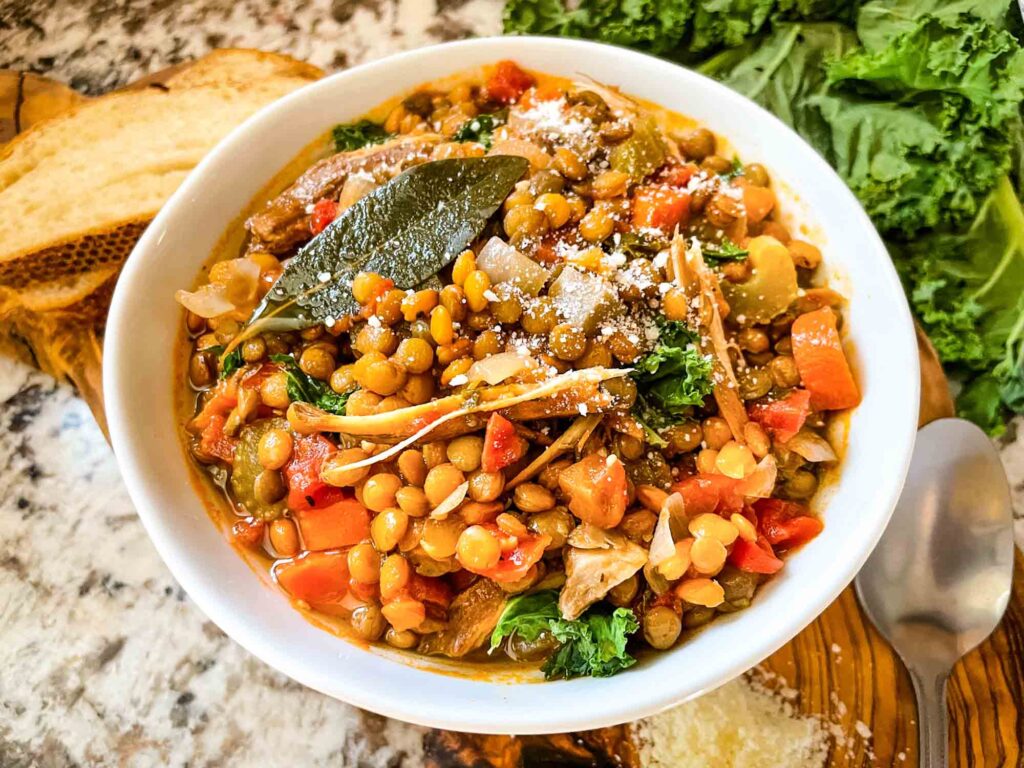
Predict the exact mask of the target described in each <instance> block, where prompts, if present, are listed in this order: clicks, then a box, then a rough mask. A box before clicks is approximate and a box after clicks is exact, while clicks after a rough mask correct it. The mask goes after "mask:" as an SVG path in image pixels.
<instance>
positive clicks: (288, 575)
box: [274, 552, 348, 604]
mask: <svg viewBox="0 0 1024 768" xmlns="http://www.w3.org/2000/svg"><path fill="white" fill-rule="evenodd" d="M347 558H348V556H347V554H346V553H345V552H307V553H306V554H305V555H302V556H301V557H297V558H295V559H294V560H285V561H283V562H279V563H278V564H277V566H276V567H275V568H274V575H275V576H276V577H277V583H278V584H280V585H281V586H282V587H284V590H285V591H286V592H287V593H288V594H289V595H291V596H292V597H294V598H295V599H296V600H305V601H306V602H307V603H311V604H327V603H337V602H340V601H341V600H342V599H344V597H345V595H346V594H347V593H348V559H347Z"/></svg>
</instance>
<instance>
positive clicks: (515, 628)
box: [491, 590, 640, 679]
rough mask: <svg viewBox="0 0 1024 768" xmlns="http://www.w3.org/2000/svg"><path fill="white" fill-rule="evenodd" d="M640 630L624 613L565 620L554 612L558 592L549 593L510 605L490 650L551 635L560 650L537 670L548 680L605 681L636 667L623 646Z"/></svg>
mask: <svg viewBox="0 0 1024 768" xmlns="http://www.w3.org/2000/svg"><path fill="white" fill-rule="evenodd" d="M639 628H640V625H639V624H638V623H637V620H636V616H635V615H634V614H633V612H632V611H631V610H629V609H628V608H616V609H615V610H614V611H607V610H605V609H602V608H591V609H590V610H589V611H587V612H586V613H584V614H583V615H582V616H581V617H580V618H578V619H576V620H574V621H565V620H564V619H562V618H561V615H560V614H559V612H558V592H557V591H555V590H547V591H544V592H535V593H533V594H529V595H519V596H517V597H513V598H512V599H511V600H509V603H508V605H507V606H506V607H505V611H504V612H503V613H502V615H501V618H500V619H499V620H498V624H497V626H496V627H495V628H494V632H493V633H492V635H491V650H494V649H495V648H497V647H498V646H499V645H500V644H501V641H502V640H503V639H504V638H506V637H508V636H510V635H512V634H516V635H518V636H520V637H521V638H522V639H524V640H526V641H527V642H531V641H533V640H536V639H537V638H538V637H539V636H540V635H541V633H542V632H550V633H551V634H552V635H553V636H554V637H555V639H556V640H558V641H559V643H560V645H559V646H558V648H556V649H555V651H554V653H552V654H551V656H550V657H549V658H548V659H547V661H545V662H544V666H543V667H541V669H542V670H543V672H544V676H545V677H546V678H548V679H552V678H566V679H569V678H573V677H585V676H590V677H609V676H611V675H614V674H615V673H616V672H620V671H622V670H623V669H626V668H627V667H631V666H632V665H633V664H635V663H636V659H635V658H633V657H632V656H631V655H630V654H629V653H628V652H627V651H626V643H627V641H628V640H629V636H630V635H631V634H633V633H634V632H636V631H637V630H638V629H639Z"/></svg>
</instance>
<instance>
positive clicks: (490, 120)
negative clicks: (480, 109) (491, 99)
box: [452, 109, 508, 149]
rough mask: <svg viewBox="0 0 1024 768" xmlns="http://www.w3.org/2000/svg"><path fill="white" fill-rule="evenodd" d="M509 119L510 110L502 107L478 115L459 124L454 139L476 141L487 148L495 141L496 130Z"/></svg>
mask: <svg viewBox="0 0 1024 768" xmlns="http://www.w3.org/2000/svg"><path fill="white" fill-rule="evenodd" d="M507 121H508V110H507V109H502V110H500V111H498V112H492V113H490V114H487V115H477V116H476V117H473V118H470V119H469V120H467V121H466V122H464V123H463V124H462V125H461V126H459V130H457V131H456V132H455V135H454V136H452V139H454V140H455V141H475V142H476V143H478V144H483V145H484V147H486V148H487V149H490V148H491V144H492V143H493V142H494V131H495V129H496V128H498V127H499V126H502V125H504V124H505V123H506V122H507Z"/></svg>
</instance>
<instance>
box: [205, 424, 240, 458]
mask: <svg viewBox="0 0 1024 768" xmlns="http://www.w3.org/2000/svg"><path fill="white" fill-rule="evenodd" d="M226 421H227V418H226V417H224V416H221V415H220V414H219V413H217V414H213V415H212V416H210V417H209V420H208V421H207V424H206V426H205V427H203V431H202V432H201V433H200V435H199V448H200V450H201V451H202V452H203V453H205V454H206V455H207V456H215V457H216V458H218V459H220V460H221V461H224V462H227V463H228V464H231V463H232V462H233V461H234V460H235V446H236V444H237V443H238V441H237V440H235V439H234V438H232V437H228V436H227V435H226V434H225V433H224V423H225V422H226Z"/></svg>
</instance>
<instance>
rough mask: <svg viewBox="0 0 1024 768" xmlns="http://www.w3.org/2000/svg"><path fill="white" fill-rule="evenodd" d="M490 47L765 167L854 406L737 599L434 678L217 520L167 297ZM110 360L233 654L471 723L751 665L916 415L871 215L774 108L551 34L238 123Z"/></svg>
mask: <svg viewBox="0 0 1024 768" xmlns="http://www.w3.org/2000/svg"><path fill="white" fill-rule="evenodd" d="M504 58H511V59H515V60H516V61H518V62H519V63H520V64H522V65H523V66H525V67H528V68H533V69H536V70H540V71H544V72H549V73H553V74H558V75H564V76H568V77H574V76H577V75H579V74H585V75H589V76H590V77H593V78H595V79H596V80H598V81H601V82H605V83H609V84H613V85H617V86H620V87H621V88H622V89H623V90H624V91H625V92H626V93H628V94H632V95H635V96H639V97H642V98H645V99H649V100H651V101H653V102H655V103H658V104H661V105H663V106H665V107H667V108H669V109H673V110H676V111H678V112H681V113H683V114H686V115H690V116H692V117H694V118H696V119H697V120H698V121H700V122H702V123H704V124H705V125H707V126H708V127H710V128H711V129H712V130H714V131H715V132H716V133H718V134H720V135H722V136H725V137H727V138H728V139H729V140H730V142H731V144H732V145H733V147H734V148H735V149H736V150H737V151H738V152H739V154H740V156H741V157H743V158H744V160H746V161H758V162H761V163H763V164H764V165H765V166H766V167H767V168H768V169H769V171H770V172H771V174H772V177H773V179H774V180H775V183H776V188H777V189H779V190H781V197H782V208H783V210H786V211H789V212H790V214H791V215H790V217H789V222H790V224H791V225H792V226H798V225H800V224H803V225H805V226H807V227H808V228H809V229H810V231H811V232H813V233H814V234H813V236H814V239H815V240H816V242H817V243H818V244H819V245H821V246H822V250H823V252H824V255H825V260H826V265H827V268H828V270H829V273H830V276H831V277H832V278H833V279H836V280H838V281H839V282H840V284H841V285H842V286H843V288H844V289H845V290H846V292H847V293H848V295H849V297H850V305H849V313H848V327H849V329H850V333H849V340H850V341H851V342H852V345H853V348H854V349H855V350H856V353H855V359H856V362H857V369H858V373H859V378H860V382H861V386H862V389H863V395H864V400H863V403H862V404H861V406H860V407H859V408H858V409H857V410H856V412H854V414H853V416H852V418H851V420H850V432H849V434H850V442H849V450H848V452H847V455H846V460H845V466H844V468H843V472H842V475H841V478H840V479H839V481H838V482H837V483H836V484H835V486H834V487H833V488H832V492H831V498H830V499H829V501H828V504H827V509H826V510H825V520H826V525H825V530H824V532H823V533H822V534H821V535H820V536H819V537H818V538H817V539H815V540H814V542H813V543H811V544H810V545H809V546H807V547H805V548H803V549H802V550H801V551H799V552H798V553H796V554H795V555H794V556H793V557H791V558H790V559H789V561H788V563H787V565H786V568H785V569H783V571H782V572H781V574H780V575H779V576H778V577H777V578H775V579H774V580H773V581H772V582H771V583H770V584H769V585H767V586H766V587H765V588H764V589H762V590H761V591H760V592H759V593H758V596H757V599H756V600H755V601H754V603H753V605H752V606H751V607H750V608H749V609H747V610H745V611H742V612H740V613H737V614H734V615H732V616H729V617H723V618H720V619H718V620H717V621H716V622H714V624H712V625H711V626H710V627H709V628H708V629H707V630H706V631H704V632H702V633H700V634H698V635H697V636H696V637H695V638H693V639H692V640H690V641H689V642H687V643H685V644H683V645H682V646H680V647H678V648H677V649H675V650H673V651H671V652H667V653H660V654H655V655H652V656H651V657H650V658H646V659H645V660H644V661H643V662H642V663H640V664H638V665H637V666H636V667H634V668H632V669H630V670H628V671H626V672H624V673H622V674H620V675H617V676H615V677H612V678H607V679H578V680H572V681H561V682H550V683H539V684H538V683H527V682H523V680H522V678H521V677H519V678H515V677H513V678H509V677H507V676H506V677H502V676H495V677H492V678H488V677H481V676H479V675H478V676H475V677H474V676H459V675H451V674H437V673H436V672H432V671H429V669H427V668H425V667H428V666H429V665H424V664H422V663H409V662H408V661H403V660H402V659H400V658H396V655H395V654H394V652H387V651H383V650H379V649H366V648H363V647H360V646H358V645H356V644H353V643H349V642H347V641H345V640H343V639H340V638H338V637H336V636H333V635H331V634H329V633H327V632H325V631H322V630H320V629H317V628H315V627H314V626H313V625H311V624H309V623H308V622H307V621H306V620H304V619H303V618H302V616H301V615H300V614H299V613H297V612H296V611H295V610H293V609H292V608H291V606H290V605H289V604H288V602H287V600H286V599H285V598H284V596H283V595H281V594H280V593H277V592H275V591H273V590H272V589H271V588H270V587H268V586H267V584H266V583H265V582H264V581H263V580H261V579H260V578H259V577H258V576H257V575H256V574H255V573H254V572H253V571H252V570H251V569H250V568H249V566H248V565H246V564H245V563H244V562H243V560H242V559H241V558H240V557H239V556H238V555H237V554H236V553H235V552H234V551H233V550H232V548H231V547H230V546H229V544H228V543H227V541H225V539H224V536H223V534H222V533H221V532H220V531H219V530H218V529H217V527H216V526H214V525H213V524H212V523H211V521H210V519H209V518H208V517H207V513H206V512H205V511H204V508H203V506H202V504H201V503H200V501H199V499H198V498H197V496H196V493H195V491H194V490H193V487H192V484H191V482H190V481H189V468H188V466H187V464H186V458H185V455H184V452H183V450H182V446H181V443H180V441H179V438H178V435H177V434H176V430H177V426H176V424H175V416H174V409H173V407H172V404H173V390H174V388H175V387H176V386H179V382H177V381H175V380H174V377H173V372H172V354H171V350H172V346H173V345H174V343H175V339H176V334H177V332H178V329H179V328H180V325H181V322H182V315H181V309H180V307H179V306H178V305H177V304H175V302H174V298H173V294H174V290H175V288H178V287H181V286H189V285H191V284H192V281H193V280H194V279H195V276H196V275H197V274H198V271H199V269H200V266H201V264H202V262H203V261H204V260H205V259H206V258H207V256H208V254H209V253H210V252H211V249H212V248H213V247H214V245H215V243H216V242H217V240H218V239H219V238H220V237H221V235H222V233H223V232H224V231H225V229H226V227H227V225H228V223H229V222H231V221H232V219H233V218H235V217H236V216H237V215H238V214H239V212H240V211H242V209H243V208H244V207H245V206H246V204H247V203H248V202H249V201H250V199H251V198H252V197H254V196H255V195H256V194H257V192H258V191H259V190H260V189H261V188H262V187H263V185H264V184H265V183H266V182H267V180H268V179H270V178H271V177H272V176H274V174H275V173H277V172H278V171H279V170H280V169H281V168H282V167H283V166H284V165H285V164H286V163H287V162H288V161H290V160H291V159H292V158H293V157H294V156H295V155H296V154H297V153H298V152H299V151H300V150H301V149H302V148H304V147H305V146H306V145H308V144H309V143H310V142H311V141H312V140H313V139H314V138H316V137H317V136H319V135H321V134H322V133H324V132H325V131H326V130H327V129H329V128H330V127H331V126H332V125H334V124H335V123H339V122H344V121H346V120H349V119H352V118H355V117H358V116H360V115H361V114H363V113H364V112H365V111H367V110H368V109H370V108H372V107H374V106H376V105H377V104H378V103H380V102H381V101H383V100H384V99H385V98H387V97H389V96H391V95H394V94H398V93H402V92H404V91H406V90H408V89H410V88H412V87H413V86H415V85H418V84H420V83H422V82H424V81H427V80H432V79H436V78H438V77H441V76H444V75H448V74H451V73H455V72H458V71H460V70H463V69H466V68H469V67H474V66H479V65H481V64H486V63H490V62H494V61H496V60H498V59H504ZM197 119H202V118H201V116H197ZM789 190H795V191H796V193H798V194H793V193H791V192H790V191H789ZM104 358H105V359H104V375H103V386H104V391H105V393H106V403H107V418H108V422H109V425H110V436H111V440H112V443H113V446H114V451H115V453H116V454H117V459H118V462H119V464H120V467H121V471H122V474H123V476H124V480H125V483H126V484H127V486H128V490H129V492H130V493H131V497H132V500H133V501H134V503H135V506H136V507H137V509H138V511H139V515H140V517H141V518H142V521H143V522H144V523H145V526H146V529H147V530H148V531H149V535H150V537H151V538H152V539H153V543H154V544H155V545H156V548H157V550H158V551H159V552H160V554H161V556H162V557H163V559H164V561H165V562H166V563H167V565H168V566H169V567H170V569H171V571H172V573H173V574H174V576H175V578H176V579H177V580H178V581H179V582H180V583H181V585H182V586H183V587H184V588H185V590H186V591H187V592H188V594H189V596H190V597H191V598H192V599H193V600H194V601H195V602H196V604H197V605H198V606H199V607H200V608H201V609H202V610H203V611H204V612H205V613H206V614H207V615H208V616H209V617H210V618H211V619H212V620H213V621H215V622H216V623H217V624H218V625H219V626H220V627H221V628H222V629H223V630H224V631H225V632H226V633H227V634H228V635H230V636H231V637H232V638H234V639H235V640H236V641H237V642H239V643H240V644H241V645H243V646H244V647H245V648H246V649H248V650H249V651H251V652H252V653H253V654H255V655H256V656H258V657H259V658H261V659H263V660H264V661H265V662H267V663H268V664H270V665H271V666H273V667H275V668H276V669H278V670H280V671H282V672H283V673H285V674H287V675H289V676H290V677H292V678H294V679H295V680H298V681H299V682H301V683H303V684H304V685H307V686H310V687H311V688H315V689H317V690H319V691H322V692H324V693H326V694H329V695H331V696H335V697H337V698H339V699H343V700H344V701H347V702H350V703H352V704H355V705H357V706H360V707H363V708H365V709H369V710H372V711H374V712H378V713H381V714H384V715H388V716H391V717H396V718H400V719H402V720H407V721H410V722H414V723H419V724H423V725H429V726H434V727H443V728H450V729H455V730H462V731H474V732H489V733H544V732H559V731H573V730H580V729H586V728H596V727H600V726H606V725H611V724H615V723H621V722H624V721H627V720H632V719H635V718H639V717H642V716H646V715H650V714H652V713H655V712H657V711H659V710H662V709H664V708H666V707H669V706H670V705H673V704H677V703H679V702H682V701H683V700H685V699H689V698H692V697H695V696H698V695H699V694H701V693H703V692H706V691H708V690H710V689H712V688H714V687H716V686H718V685H720V684H722V683H724V682H726V681H727V680H729V679H731V678H733V677H735V676H736V675H738V674H740V673H742V672H743V671H744V670H746V669H748V668H749V667H751V666H753V665H755V664H757V663H758V662H759V661H761V660H762V659H764V658H765V657H766V656H768V655H769V654H771V653H772V652H773V651H775V650H776V649H777V648H779V647H780V646H781V645H783V644H784V643H785V642H786V641H788V640H789V639H790V638H792V637H793V636H794V635H795V634H796V633H797V632H799V631H800V629H802V628H803V627H804V626H805V625H807V624H808V623H809V622H810V621H811V620H812V619H814V617H815V616H817V615H818V614H819V613H820V612H821V611H822V610H823V609H824V608H825V607H826V606H827V605H828V604H829V603H830V602H831V601H832V600H833V599H834V598H835V597H836V596H837V595H838V594H839V592H840V591H841V590H842V589H843V588H844V587H845V586H846V585H847V584H848V583H849V582H850V580H851V579H852V578H853V576H854V574H855V573H856V572H857V570H858V569H859V568H860V567H861V565H862V564H863V562H864V560H865V559H866V558H867V556H868V554H869V552H870V551H871V549H872V548H873V547H874V545H875V543H876V541H877V540H878V537H879V536H880V535H881V533H882V531H883V529H884V528H885V525H886V522H887V521H888V519H889V515H890V513H891V511H892V509H893V506H894V504H895V503H896V499H897V496H898V495H899V492H900V489H901V487H902V485H903V479H904V475H905V472H906V468H907V464H908V462H909V459H910V453H911V447H912V444H913V439H914V434H915V427H916V420H917V405H918V367H917V352H916V346H915V341H914V333H913V326H912V323H911V318H910V313H909V311H908V308H907V303H906V300H905V299H904V296H903V292H902V290H901V288H900V284H899V281H898V280H897V277H896V273H895V271H894V270H893V267H892V264H891V263H890V261H889V258H888V256H887V254H886V252H885V249H884V247H883V246H882V243H881V241H880V240H879V238H878V235H877V234H876V233H875V230H874V228H873V227H872V225H871V223H870V221H869V220H868V218H867V216H866V215H865V214H864V212H863V211H862V209H861V207H860V205H859V204H858V203H857V201H856V200H855V199H854V197H853V195H852V194H851V193H850V192H849V191H848V190H847V188H846V187H845V186H844V184H843V183H842V181H840V179H839V178H838V177H837V176H836V175H835V174H834V173H833V172H832V170H831V169H830V168H829V167H828V165H826V163H825V162H824V161H823V160H822V159H821V158H820V157H819V156H818V155H817V154H816V153H815V152H814V151H813V150H812V149H811V148H810V147H808V146H807V145H806V144H805V143H804V142H803V141H802V140H801V139H800V138H799V137H798V136H797V135H796V134H795V133H793V132H792V131H791V130H790V129H789V128H787V127H786V126H785V125H783V124H782V123H781V122H780V121H779V120H777V119H776V118H774V117H773V116H772V115H770V114H768V113H767V112H765V111H764V110H762V109H761V108H759V107H758V106H756V105H754V104H753V103H752V102H750V101H748V100H746V99H745V98H743V97H741V96H738V95H736V94H735V93H733V92H732V91H730V90H728V89H727V88H725V87H723V86H721V85H719V84H717V83H715V82H714V81H712V80H709V79H706V78H704V77H701V76H700V75H697V74H694V73H693V72H690V71H688V70H686V69H683V68H681V67H678V66H676V65H673V64H670V63H668V62H664V61H661V60H658V59H655V58H652V57H649V56H645V55H641V54H638V53H634V52H630V51H627V50H624V49H620V48H613V47H609V46H603V45H597V44H594V43H587V42H580V41H569V40H560V39H548V38H525V37H507V38H496V39H478V40H470V41H466V42H458V43H449V44H445V45H440V46H435V47H431V48H423V49H420V50H415V51H411V52H409V53H404V54H401V55H398V56H393V57H391V58H388V59H385V60H382V61H377V62H374V63H371V64H367V65H364V66H361V67H356V68H355V69H351V70H348V71H346V72H342V73H339V74H337V75H334V76H331V77H328V78H326V79H324V80H321V81H320V82H317V83H314V84H312V85H309V86H307V87H305V88H303V89H302V90H300V91H298V92H296V93H293V94H291V95H290V96H287V97H285V98H283V99H281V100H280V101H278V102H276V103H274V104H272V105H270V106H268V107H266V108H265V109H263V110H262V111H261V112H259V113H258V114H257V115H255V116H254V117H252V118H251V119H249V120H248V121H247V122H246V123H245V124H243V125H242V126H241V127H239V128H238V129H236V130H235V131H234V132H232V133H231V135H229V136H228V137H227V138H226V139H224V141H222V142H221V143H220V144H219V145H218V146H217V147H216V148H215V149H214V150H213V151H212V152H211V153H210V154H209V155H208V156H207V157H206V159H204V160H203V162H202V163H200V165H199V166H198V167H197V168H196V169H195V171H193V172H192V174H191V175H190V176H189V177H188V179H187V180H186V181H185V183H184V184H182V186H181V188H180V189H179V190H178V191H177V192H176V193H175V194H174V196H173V197H172V198H171V199H170V200H169V201H168V203H167V205H165V206H164V208H163V210H162V211H161V212H160V214H159V215H158V216H157V217H156V220H155V221H154V222H153V223H152V224H151V225H150V226H149V228H148V229H147V230H146V233H145V235H144V236H143V237H142V239H141V240H140V241H139V244H138V246H137V247H136V248H135V251H134V252H133V253H132V255H131V258H130V259H129V260H128V263H127V264H126V266H125V268H124V272H123V273H122V275H121V278H120V281H119V282H118V284H117V291H116V293H115V295H114V299H113V305H112V308H111V311H110V319H109V322H108V325H107V332H106V345H105V350H104Z"/></svg>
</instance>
